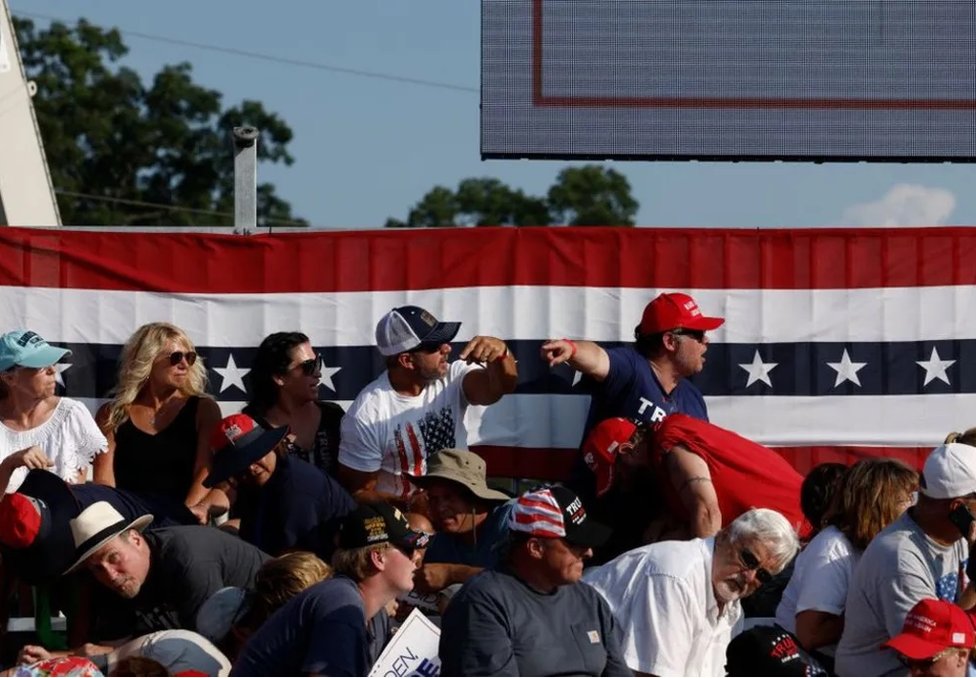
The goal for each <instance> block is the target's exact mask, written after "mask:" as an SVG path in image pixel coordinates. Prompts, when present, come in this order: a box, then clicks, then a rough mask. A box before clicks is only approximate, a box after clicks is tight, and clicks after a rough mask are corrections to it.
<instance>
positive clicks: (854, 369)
mask: <svg viewBox="0 0 976 678" xmlns="http://www.w3.org/2000/svg"><path fill="white" fill-rule="evenodd" d="M865 365H867V363H855V362H851V356H850V355H848V353H847V349H846V348H845V349H844V355H842V356H841V359H840V362H839V363H827V367H829V368H830V369H832V370H834V371H835V372H837V379H836V380H835V381H834V388H837V387H838V386H840V385H841V384H843V383H844V382H845V381H850V382H853V383H854V384H857V385H858V386H860V385H861V380H860V379H858V376H857V373H858V371H860V370H861V369H863V367H864V366H865Z"/></svg>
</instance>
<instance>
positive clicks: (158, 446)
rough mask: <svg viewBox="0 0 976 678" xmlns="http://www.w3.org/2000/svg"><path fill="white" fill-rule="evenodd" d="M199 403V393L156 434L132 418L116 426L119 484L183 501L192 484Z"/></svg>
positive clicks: (116, 475) (116, 463)
mask: <svg viewBox="0 0 976 678" xmlns="http://www.w3.org/2000/svg"><path fill="white" fill-rule="evenodd" d="M199 402H200V397H199V396H190V398H188V399H187V401H186V405H184V406H183V409H181V410H180V412H179V414H177V415H176V419H174V420H173V421H172V422H171V423H170V425H169V426H167V427H166V428H164V429H163V430H162V431H160V432H159V433H157V434H156V435H151V434H149V433H146V432H145V431H142V430H140V429H138V428H136V425H135V424H133V423H132V420H131V419H127V420H126V421H125V423H123V424H122V425H121V426H119V427H118V429H116V431H115V486H116V487H118V488H119V489H122V490H130V491H132V492H139V493H142V494H150V495H165V496H167V497H171V498H173V499H177V500H179V502H180V503H183V501H184V500H185V499H186V495H187V492H189V491H190V485H191V484H193V466H194V463H195V462H196V455H197V406H198V404H199Z"/></svg>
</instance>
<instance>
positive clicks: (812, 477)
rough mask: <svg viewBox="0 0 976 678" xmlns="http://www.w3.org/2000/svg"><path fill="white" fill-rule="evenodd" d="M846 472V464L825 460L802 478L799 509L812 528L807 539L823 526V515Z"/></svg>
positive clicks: (815, 534) (812, 536)
mask: <svg viewBox="0 0 976 678" xmlns="http://www.w3.org/2000/svg"><path fill="white" fill-rule="evenodd" d="M846 474H847V465H846V464H839V463H836V462H826V463H824V464H818V465H817V466H814V467H813V468H812V469H810V472H809V473H807V475H806V477H804V478H803V484H802V485H800V510H801V511H803V517H804V518H806V519H807V522H809V523H810V526H811V527H812V528H813V530H812V531H811V533H810V535H809V536H808V538H807V541H810V540H811V539H813V538H814V537H816V536H817V534H818V533H819V532H820V530H822V529H823V528H824V522H823V521H824V516H826V515H827V509H829V508H830V504H831V502H832V501H833V498H834V495H836V494H837V492H838V490H840V487H841V485H842V483H843V481H844V476H845V475H846Z"/></svg>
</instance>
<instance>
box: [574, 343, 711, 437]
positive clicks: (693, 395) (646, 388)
mask: <svg viewBox="0 0 976 678" xmlns="http://www.w3.org/2000/svg"><path fill="white" fill-rule="evenodd" d="M607 355H608V356H609V357H610V370H609V372H608V373H607V378H606V379H604V380H603V381H602V382H598V381H595V380H593V379H589V378H584V379H583V380H582V384H583V388H584V390H585V391H586V392H587V393H589V394H590V395H591V396H592V400H591V401H590V411H589V414H588V415H587V417H586V428H585V429H584V432H583V435H584V438H585V436H586V434H587V433H589V431H590V429H591V428H593V427H594V426H596V425H597V424H598V423H600V422H601V421H603V420H604V419H608V418H610V417H626V418H628V419H636V420H639V421H645V422H648V423H654V422H658V421H661V420H662V419H664V418H665V417H666V416H668V415H669V414H674V413H675V412H683V413H685V414H687V415H689V416H692V417H695V418H696V419H703V420H704V421H708V408H707V407H706V406H705V398H704V397H702V394H701V391H699V390H698V387H697V386H695V385H694V384H693V383H691V382H690V381H688V380H687V379H680V380H679V381H678V385H677V386H675V388H674V390H673V391H671V393H665V392H664V389H663V388H661V384H660V383H659V382H658V380H657V376H655V374H654V370H652V369H651V366H650V363H648V361H647V358H645V357H644V356H642V355H641V354H640V353H638V352H637V349H636V348H634V346H633V344H628V345H627V346H618V347H616V348H610V349H607Z"/></svg>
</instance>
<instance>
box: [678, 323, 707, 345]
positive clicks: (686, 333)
mask: <svg viewBox="0 0 976 678" xmlns="http://www.w3.org/2000/svg"><path fill="white" fill-rule="evenodd" d="M671 334H673V335H675V336H676V337H691V338H692V339H694V340H695V341H697V342H698V343H699V344H700V343H702V342H703V341H705V330H686V329H684V328H683V327H679V328H677V329H675V330H671Z"/></svg>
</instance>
